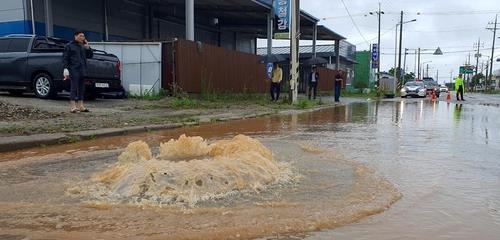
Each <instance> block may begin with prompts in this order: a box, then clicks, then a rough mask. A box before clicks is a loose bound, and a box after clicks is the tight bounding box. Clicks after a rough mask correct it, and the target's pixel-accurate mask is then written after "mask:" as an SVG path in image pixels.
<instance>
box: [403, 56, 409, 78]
mask: <svg viewBox="0 0 500 240" xmlns="http://www.w3.org/2000/svg"><path fill="white" fill-rule="evenodd" d="M406 55H408V48H405V59H404V61H403V80H404V79H405V75H406ZM403 82H404V81H403Z"/></svg>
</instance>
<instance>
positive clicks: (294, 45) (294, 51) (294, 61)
mask: <svg viewBox="0 0 500 240" xmlns="http://www.w3.org/2000/svg"><path fill="white" fill-rule="evenodd" d="M291 4H292V5H291V14H292V19H291V20H292V24H291V25H292V26H291V28H292V29H290V38H291V41H290V45H291V46H290V48H291V50H290V54H291V55H292V56H291V58H290V59H291V62H290V66H291V68H290V91H291V93H292V97H291V103H292V104H296V103H297V95H298V87H299V37H300V34H299V31H298V29H299V26H300V25H299V24H300V23H299V18H300V10H299V9H300V6H299V0H292V1H291Z"/></svg>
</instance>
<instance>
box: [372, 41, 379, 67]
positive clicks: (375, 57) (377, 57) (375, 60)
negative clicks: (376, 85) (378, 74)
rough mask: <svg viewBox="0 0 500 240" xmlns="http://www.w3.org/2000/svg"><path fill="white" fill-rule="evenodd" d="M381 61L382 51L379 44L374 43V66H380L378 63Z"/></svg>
mask: <svg viewBox="0 0 500 240" xmlns="http://www.w3.org/2000/svg"><path fill="white" fill-rule="evenodd" d="M379 61H380V51H379V48H378V44H377V43H374V44H372V68H378V64H379Z"/></svg>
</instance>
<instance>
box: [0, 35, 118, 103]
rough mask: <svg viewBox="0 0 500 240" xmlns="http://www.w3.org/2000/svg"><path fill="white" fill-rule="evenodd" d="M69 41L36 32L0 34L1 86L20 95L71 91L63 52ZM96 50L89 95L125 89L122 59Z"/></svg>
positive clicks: (48, 95) (91, 61) (49, 95)
mask: <svg viewBox="0 0 500 240" xmlns="http://www.w3.org/2000/svg"><path fill="white" fill-rule="evenodd" d="M67 43H68V41H66V40H63V39H58V38H48V37H43V36H32V35H9V36H6V37H0V90H6V91H8V92H9V93H11V94H14V95H20V94H22V93H24V92H27V91H33V92H34V93H35V94H36V96H38V97H39V98H52V97H55V96H56V95H57V94H58V93H59V92H61V91H63V90H66V91H69V88H70V83H69V82H70V81H64V80H63V65H62V54H63V51H64V47H65V46H66V44H67ZM93 51H94V57H93V58H91V59H88V62H87V63H88V75H89V76H88V77H87V78H86V80H85V87H86V92H87V94H86V95H87V97H88V98H93V97H95V96H96V95H97V94H100V93H110V92H120V93H123V87H122V85H121V80H120V74H121V66H120V60H119V59H118V58H117V57H116V56H115V55H113V54H108V53H106V52H104V51H98V50H93Z"/></svg>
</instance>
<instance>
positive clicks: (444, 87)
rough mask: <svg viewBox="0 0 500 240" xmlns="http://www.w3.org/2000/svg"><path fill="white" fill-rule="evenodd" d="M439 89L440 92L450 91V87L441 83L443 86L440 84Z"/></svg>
mask: <svg viewBox="0 0 500 240" xmlns="http://www.w3.org/2000/svg"><path fill="white" fill-rule="evenodd" d="M439 91H440V92H448V87H447V86H445V85H441V86H439Z"/></svg>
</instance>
